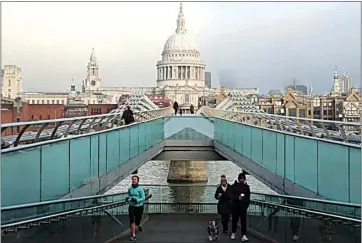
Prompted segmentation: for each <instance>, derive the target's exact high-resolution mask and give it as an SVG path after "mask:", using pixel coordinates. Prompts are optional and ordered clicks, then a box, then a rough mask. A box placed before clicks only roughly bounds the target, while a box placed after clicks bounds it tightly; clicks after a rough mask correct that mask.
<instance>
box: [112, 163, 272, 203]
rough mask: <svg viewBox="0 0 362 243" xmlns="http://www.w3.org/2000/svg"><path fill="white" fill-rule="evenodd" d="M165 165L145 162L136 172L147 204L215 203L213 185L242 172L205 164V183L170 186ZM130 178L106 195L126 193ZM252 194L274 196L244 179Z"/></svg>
mask: <svg viewBox="0 0 362 243" xmlns="http://www.w3.org/2000/svg"><path fill="white" fill-rule="evenodd" d="M169 166H170V162H169V161H149V162H147V163H146V164H144V165H143V166H142V167H140V168H139V169H138V176H139V177H140V184H141V185H142V186H143V188H145V189H147V188H149V189H150V191H151V193H152V198H151V202H152V201H154V202H161V201H162V202H178V203H188V202H194V203H198V202H215V199H214V193H215V189H216V185H217V184H219V183H220V175H222V174H225V175H226V177H227V179H228V182H229V183H230V184H232V183H234V181H235V180H236V179H237V177H238V175H239V173H240V172H242V169H241V168H240V167H239V166H237V165H235V164H234V163H232V162H230V161H208V162H206V170H207V176H208V182H206V183H197V184H195V183H192V184H182V186H181V185H180V184H177V185H175V184H171V183H168V182H167V176H168V169H169ZM131 177H132V176H131V175H130V176H128V177H127V178H126V179H124V180H122V181H121V182H120V183H119V184H117V185H116V186H114V187H113V188H111V189H110V190H109V191H107V192H106V194H111V193H120V192H126V191H127V189H128V187H129V186H130V184H131ZM246 179H247V182H248V184H249V186H250V190H251V192H252V193H253V192H254V193H268V194H277V193H276V192H274V191H273V190H271V189H270V188H268V187H267V186H266V185H264V184H263V183H261V182H260V181H258V180H257V179H255V178H254V177H253V176H251V175H247V176H246Z"/></svg>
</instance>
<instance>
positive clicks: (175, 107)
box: [173, 101, 178, 116]
mask: <svg viewBox="0 0 362 243" xmlns="http://www.w3.org/2000/svg"><path fill="white" fill-rule="evenodd" d="M173 109H174V111H175V116H176V115H177V111H178V103H177V101H175V102H174V103H173Z"/></svg>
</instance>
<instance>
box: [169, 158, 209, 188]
mask: <svg viewBox="0 0 362 243" xmlns="http://www.w3.org/2000/svg"><path fill="white" fill-rule="evenodd" d="M207 180H208V178H207V174H206V165H205V161H186V160H173V161H171V163H170V168H169V171H168V177H167V182H171V183H182V182H207Z"/></svg>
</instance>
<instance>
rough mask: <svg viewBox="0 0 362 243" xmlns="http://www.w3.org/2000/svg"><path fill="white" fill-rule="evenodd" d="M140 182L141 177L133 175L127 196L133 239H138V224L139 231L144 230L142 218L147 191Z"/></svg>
mask: <svg viewBox="0 0 362 243" xmlns="http://www.w3.org/2000/svg"><path fill="white" fill-rule="evenodd" d="M138 183H139V177H138V176H136V175H134V176H132V185H131V186H130V187H129V188H128V197H127V198H126V201H128V202H129V207H128V216H129V221H130V225H131V238H130V240H131V241H135V240H136V226H138V230H139V231H142V226H141V219H142V214H143V203H144V201H145V192H144V191H143V188H142V187H141V186H140V185H139V184H138Z"/></svg>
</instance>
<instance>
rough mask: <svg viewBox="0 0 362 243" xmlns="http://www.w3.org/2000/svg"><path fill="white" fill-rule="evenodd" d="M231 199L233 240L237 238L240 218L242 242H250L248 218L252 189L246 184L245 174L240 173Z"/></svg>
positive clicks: (232, 189)
mask: <svg viewBox="0 0 362 243" xmlns="http://www.w3.org/2000/svg"><path fill="white" fill-rule="evenodd" d="M229 192H230V196H229V197H230V199H231V204H232V209H231V210H232V211H231V214H232V227H231V228H232V229H231V230H232V231H231V239H233V240H234V239H235V238H236V230H237V227H238V221H239V218H240V221H241V236H242V238H241V241H242V242H245V241H248V240H249V239H248V237H246V216H247V211H248V208H249V204H250V187H249V185H248V184H247V183H246V176H245V173H240V174H239V176H238V181H235V183H234V184H233V185H232V186H231V190H230V191H229Z"/></svg>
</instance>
